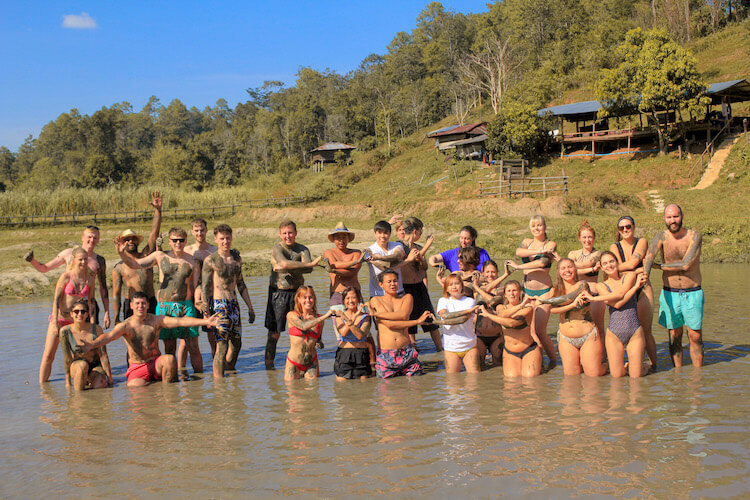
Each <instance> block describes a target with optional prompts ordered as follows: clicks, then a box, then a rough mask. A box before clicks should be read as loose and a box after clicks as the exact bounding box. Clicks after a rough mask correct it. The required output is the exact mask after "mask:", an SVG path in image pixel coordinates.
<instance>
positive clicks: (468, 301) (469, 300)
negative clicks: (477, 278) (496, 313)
mask: <svg viewBox="0 0 750 500" xmlns="http://www.w3.org/2000/svg"><path fill="white" fill-rule="evenodd" d="M461 304H462V305H463V306H465V307H467V309H468V308H469V307H474V305H475V304H476V302H475V301H474V297H464V298H463V299H461Z"/></svg>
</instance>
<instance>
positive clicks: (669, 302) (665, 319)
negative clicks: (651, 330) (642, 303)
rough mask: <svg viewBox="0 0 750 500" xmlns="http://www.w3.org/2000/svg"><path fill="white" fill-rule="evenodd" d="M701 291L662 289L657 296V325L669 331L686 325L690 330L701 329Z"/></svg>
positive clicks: (696, 287)
mask: <svg viewBox="0 0 750 500" xmlns="http://www.w3.org/2000/svg"><path fill="white" fill-rule="evenodd" d="M704 300H705V299H704V297H703V290H701V287H700V286H694V287H691V288H670V287H666V286H665V287H664V288H663V289H662V291H661V295H660V296H659V324H660V325H661V326H663V327H664V328H667V329H669V330H676V329H677V328H680V327H682V325H687V327H688V328H690V329H691V330H701V329H702V328H703V303H704Z"/></svg>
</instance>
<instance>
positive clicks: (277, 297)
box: [265, 286, 297, 332]
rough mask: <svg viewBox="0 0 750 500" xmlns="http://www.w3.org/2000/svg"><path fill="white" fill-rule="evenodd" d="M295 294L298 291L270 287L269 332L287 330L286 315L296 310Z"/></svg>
mask: <svg viewBox="0 0 750 500" xmlns="http://www.w3.org/2000/svg"><path fill="white" fill-rule="evenodd" d="M295 293H297V289H294V290H279V289H278V288H276V287H275V286H269V287H268V303H267V304H266V321H265V323H266V325H265V326H266V329H267V330H268V331H269V332H283V331H284V330H286V313H288V312H289V311H291V310H293V309H294V294H295Z"/></svg>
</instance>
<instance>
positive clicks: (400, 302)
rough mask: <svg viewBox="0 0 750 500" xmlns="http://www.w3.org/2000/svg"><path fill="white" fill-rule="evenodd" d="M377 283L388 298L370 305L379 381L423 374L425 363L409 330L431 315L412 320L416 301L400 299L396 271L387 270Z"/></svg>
mask: <svg viewBox="0 0 750 500" xmlns="http://www.w3.org/2000/svg"><path fill="white" fill-rule="evenodd" d="M378 282H379V283H380V286H381V287H382V289H383V292H384V294H385V295H382V296H375V297H372V298H371V299H370V305H369V307H370V316H372V318H373V319H374V320H375V322H376V323H377V324H378V335H379V341H378V342H379V345H380V351H379V352H378V356H377V362H376V364H375V371H376V373H377V375H378V377H380V378H390V377H396V376H398V375H406V376H412V375H421V374H422V364H421V363H420V362H419V358H418V357H417V350H416V349H414V345H412V343H411V338H410V337H409V331H408V329H409V327H412V326H417V325H421V324H424V323H425V322H427V319H428V318H431V317H432V314H431V313H430V312H429V311H425V312H424V313H422V315H421V316H420V317H419V318H417V319H414V320H410V319H409V315H410V314H411V309H412V306H413V303H414V301H413V300H412V297H411V295H409V294H404V295H403V296H401V297H399V296H398V289H399V279H398V274H397V273H396V271H394V270H392V269H386V270H385V271H383V272H382V273H380V274H379V275H378Z"/></svg>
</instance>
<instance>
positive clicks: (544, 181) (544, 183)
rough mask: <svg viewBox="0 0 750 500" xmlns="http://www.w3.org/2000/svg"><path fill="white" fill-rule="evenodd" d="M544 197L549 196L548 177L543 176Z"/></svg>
mask: <svg viewBox="0 0 750 500" xmlns="http://www.w3.org/2000/svg"><path fill="white" fill-rule="evenodd" d="M542 197H543V198H546V197H547V178H546V177H542Z"/></svg>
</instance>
